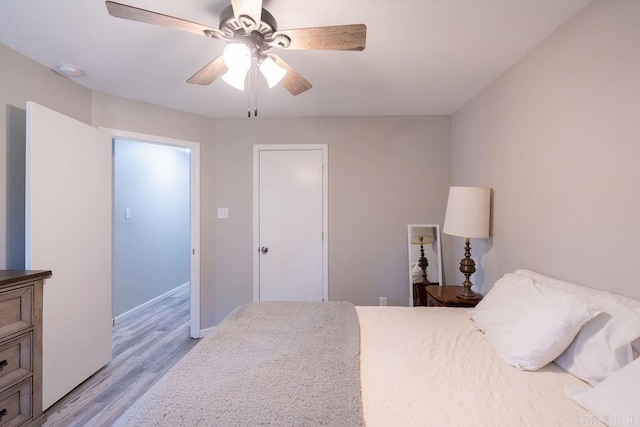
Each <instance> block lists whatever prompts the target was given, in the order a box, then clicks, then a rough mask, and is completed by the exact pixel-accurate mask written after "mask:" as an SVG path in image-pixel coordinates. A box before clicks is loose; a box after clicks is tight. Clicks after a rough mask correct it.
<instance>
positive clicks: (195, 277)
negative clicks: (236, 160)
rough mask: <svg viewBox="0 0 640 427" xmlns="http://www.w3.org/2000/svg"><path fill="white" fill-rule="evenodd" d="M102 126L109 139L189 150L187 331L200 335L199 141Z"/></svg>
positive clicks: (193, 335) (192, 334)
mask: <svg viewBox="0 0 640 427" xmlns="http://www.w3.org/2000/svg"><path fill="white" fill-rule="evenodd" d="M101 129H105V130H106V131H108V132H109V133H110V134H111V137H112V139H113V138H118V139H128V140H132V141H139V142H146V143H150V144H157V145H170V146H172V147H179V148H188V149H189V150H190V154H191V155H190V165H189V173H190V179H189V181H190V192H191V197H190V205H191V206H190V221H189V222H190V239H191V263H190V270H191V273H190V278H189V289H190V292H189V306H190V307H189V334H190V335H191V337H192V338H202V337H203V336H204V334H203V333H202V327H201V322H200V144H199V143H197V142H193V141H185V140H182V139H175V138H167V137H164V136H157V135H149V134H143V133H137V132H129V131H124V130H118V129H111V128H101Z"/></svg>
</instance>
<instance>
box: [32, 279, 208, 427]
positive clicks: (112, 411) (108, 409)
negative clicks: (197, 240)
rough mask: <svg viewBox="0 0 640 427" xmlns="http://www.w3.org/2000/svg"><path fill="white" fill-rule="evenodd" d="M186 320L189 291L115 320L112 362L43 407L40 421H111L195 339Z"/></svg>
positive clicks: (60, 425) (54, 425)
mask: <svg viewBox="0 0 640 427" xmlns="http://www.w3.org/2000/svg"><path fill="white" fill-rule="evenodd" d="M188 322H189V292H188V290H185V291H183V292H180V293H179V294H175V295H172V296H171V297H168V298H165V299H163V300H161V301H158V302H156V303H154V304H152V305H150V306H149V307H145V308H144V309H143V310H141V311H140V312H139V313H136V314H135V315H132V316H130V317H128V318H125V319H124V320H122V321H121V322H118V323H117V324H116V325H115V326H114V327H113V359H112V360H111V362H109V363H108V364H107V365H106V366H104V367H103V368H102V369H100V370H99V371H98V372H96V373H95V374H93V375H92V376H91V377H90V378H88V379H87V380H86V381H85V382H83V383H82V384H80V385H79V386H78V387H76V388H75V389H74V390H72V391H71V392H70V393H69V394H67V395H66V396H65V397H63V398H62V399H60V400H59V401H58V402H56V403H55V404H54V405H53V406H51V407H50V408H49V409H47V411H46V414H47V422H46V423H45V424H44V425H45V426H47V427H67V426H88V425H90V426H108V425H111V424H112V423H113V422H114V421H115V420H116V419H117V418H118V417H119V416H120V415H121V414H122V413H123V412H124V411H126V409H127V408H128V407H129V406H131V404H132V403H133V402H135V401H136V400H137V399H138V398H139V397H140V396H142V394H144V392H145V391H147V390H148V389H149V387H151V386H152V385H153V384H154V383H155V382H156V381H158V379H160V377H162V375H164V374H165V373H166V372H167V370H169V368H170V367H171V366H173V365H174V364H175V363H176V362H177V361H178V360H179V359H180V358H181V357H182V356H184V355H185V354H186V353H187V352H188V351H189V350H190V349H191V348H192V347H193V346H194V345H195V344H197V342H198V340H195V339H192V338H191V337H190V336H189V325H188Z"/></svg>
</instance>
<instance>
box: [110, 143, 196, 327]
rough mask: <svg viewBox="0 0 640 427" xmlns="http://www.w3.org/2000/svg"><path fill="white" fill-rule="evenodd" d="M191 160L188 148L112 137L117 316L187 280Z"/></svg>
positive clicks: (114, 295) (115, 302) (115, 310)
mask: <svg viewBox="0 0 640 427" xmlns="http://www.w3.org/2000/svg"><path fill="white" fill-rule="evenodd" d="M189 162H190V155H189V152H188V151H187V150H184V149H179V148H174V147H170V146H166V145H156V144H147V143H143V142H136V141H130V140H121V139H115V140H114V161H113V168H114V199H113V208H114V216H113V295H112V297H113V306H112V307H113V316H114V317H116V316H118V315H121V314H123V313H125V312H127V311H129V310H131V309H132V308H135V307H137V306H139V305H141V304H143V303H145V302H147V301H149V300H151V299H153V298H155V297H158V296H160V295H162V294H164V293H166V292H168V291H170V290H172V289H174V288H176V287H178V286H180V285H183V284H185V283H188V282H189V276H190V275H189V270H190V244H189V240H190V231H189V215H190V205H189V203H190V198H189V194H190V175H189ZM125 209H130V212H131V217H130V218H129V219H127V218H125Z"/></svg>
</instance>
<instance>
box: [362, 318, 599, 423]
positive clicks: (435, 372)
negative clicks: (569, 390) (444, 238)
mask: <svg viewBox="0 0 640 427" xmlns="http://www.w3.org/2000/svg"><path fill="white" fill-rule="evenodd" d="M356 310H357V312H358V317H359V320H360V333H361V354H360V362H361V364H360V369H361V371H360V376H361V380H362V403H363V411H364V419H365V423H366V425H367V426H385V427H388V426H429V425H432V426H462V425H469V426H543V425H544V426H554V425H555V426H574V425H575V426H578V425H589V426H596V425H602V424H600V423H599V422H598V421H597V420H596V419H595V418H594V417H592V416H591V415H590V414H589V413H588V412H587V411H585V410H584V409H582V408H581V407H580V406H579V405H577V404H576V403H575V402H574V401H573V400H571V398H569V396H568V395H567V394H566V393H565V391H564V386H565V385H580V386H586V383H584V382H583V381H581V380H579V379H578V378H576V377H574V376H572V375H571V374H569V373H567V372H565V371H564V370H562V369H560V368H559V367H558V366H557V365H555V364H553V363H552V364H550V365H548V366H546V367H544V368H542V369H540V370H539V371H536V372H527V371H518V370H516V369H515V368H513V367H512V366H510V365H508V364H507V363H506V362H504V361H503V360H502V359H500V358H499V356H497V354H495V352H494V351H493V349H492V348H491V347H490V346H489V344H488V343H487V342H486V340H485V339H484V335H483V334H482V332H480V331H478V330H477V329H476V328H475V327H474V324H473V322H472V321H471V320H470V319H469V318H468V317H467V313H466V309H461V308H444V307H437V308H436V307H429V308H427V307H356Z"/></svg>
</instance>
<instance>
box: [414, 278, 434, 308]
mask: <svg viewBox="0 0 640 427" xmlns="http://www.w3.org/2000/svg"><path fill="white" fill-rule="evenodd" d="M434 285H435V286H438V283H431V282H418V283H414V284H413V306H414V307H417V306H420V305H427V287H428V286H434Z"/></svg>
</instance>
